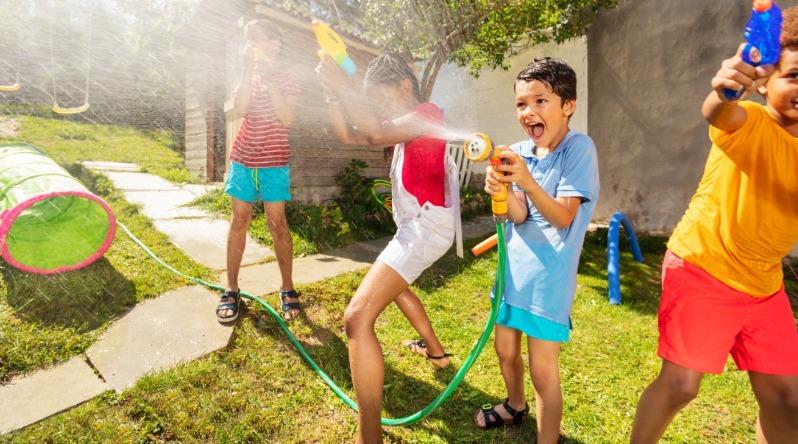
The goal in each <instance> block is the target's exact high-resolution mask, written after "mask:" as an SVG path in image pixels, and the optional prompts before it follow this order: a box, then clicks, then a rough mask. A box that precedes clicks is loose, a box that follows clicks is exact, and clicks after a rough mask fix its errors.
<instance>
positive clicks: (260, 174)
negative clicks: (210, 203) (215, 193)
mask: <svg viewBox="0 0 798 444" xmlns="http://www.w3.org/2000/svg"><path fill="white" fill-rule="evenodd" d="M290 188H291V170H290V169H289V167H287V166H283V167H270V168H249V167H246V166H244V165H241V164H240V163H238V162H230V173H229V174H228V175H227V182H226V183H225V185H224V192H225V193H227V194H228V195H230V196H231V197H234V198H236V199H238V200H241V201H244V202H249V203H257V202H289V201H290V200H291V190H290Z"/></svg>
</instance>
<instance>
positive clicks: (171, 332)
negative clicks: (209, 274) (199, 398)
mask: <svg viewBox="0 0 798 444" xmlns="http://www.w3.org/2000/svg"><path fill="white" fill-rule="evenodd" d="M216 304H217V301H216V294H215V293H212V292H210V291H209V290H206V289H205V288H204V287H201V286H192V287H185V288H181V289H178V290H174V291H170V292H167V293H164V294H162V295H161V296H159V297H158V298H156V299H151V300H147V301H144V302H141V303H139V304H138V305H136V306H135V307H134V308H133V310H131V311H130V312H129V313H128V314H126V315H125V316H124V317H122V318H121V319H119V320H118V321H116V322H115V323H114V325H112V326H111V327H110V328H109V329H108V331H106V332H105V333H104V334H103V335H102V337H101V338H100V339H99V340H98V341H97V342H95V343H94V345H92V346H91V347H89V349H88V350H87V351H86V356H87V357H88V359H89V361H90V362H91V363H92V365H94V368H96V369H97V371H98V372H100V374H101V375H102V376H103V378H104V379H105V381H106V382H107V383H108V386H110V388H112V389H114V390H116V391H117V392H121V391H122V390H124V389H126V388H129V387H132V386H133V385H134V384H135V383H136V381H138V380H139V379H140V378H141V377H142V376H144V375H147V374H148V373H152V372H157V371H160V370H165V369H168V368H171V367H174V366H176V365H178V364H179V363H181V362H188V361H191V360H193V359H197V358H199V357H201V356H204V355H206V354H208V353H211V352H214V351H216V350H220V349H223V348H225V347H226V346H227V344H228V342H229V341H230V335H231V334H232V333H233V328H232V327H231V326H225V325H222V324H220V323H219V322H217V321H216V314H215V310H216Z"/></svg>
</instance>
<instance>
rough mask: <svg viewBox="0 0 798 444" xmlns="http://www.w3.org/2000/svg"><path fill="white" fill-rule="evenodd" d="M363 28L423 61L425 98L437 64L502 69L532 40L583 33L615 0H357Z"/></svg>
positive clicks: (558, 39)
mask: <svg viewBox="0 0 798 444" xmlns="http://www.w3.org/2000/svg"><path fill="white" fill-rule="evenodd" d="M360 3H361V7H362V10H363V12H362V18H361V20H362V27H363V29H364V30H365V32H366V35H367V36H369V38H370V39H371V40H373V41H374V42H376V43H377V44H379V45H381V46H384V47H387V48H391V49H395V50H400V51H404V52H407V53H410V54H412V55H413V56H414V57H416V58H421V59H423V60H425V61H426V62H427V63H426V64H425V67H424V72H423V75H422V77H421V90H422V95H424V97H429V95H430V94H431V92H432V87H433V86H434V84H435V79H436V77H437V75H438V71H439V70H440V68H441V66H442V65H443V64H444V63H446V62H448V61H452V62H455V63H457V64H458V65H460V66H464V67H467V68H468V70H469V71H470V72H471V73H472V74H473V75H475V76H478V75H479V72H480V70H481V69H483V68H486V67H490V68H505V69H506V68H507V60H508V58H509V57H511V56H512V55H515V54H517V53H519V52H520V51H521V50H523V49H524V48H526V47H528V46H529V45H531V44H537V43H543V42H548V41H555V42H558V43H559V42H563V41H565V40H567V39H569V38H572V37H575V36H579V35H582V34H583V33H584V32H585V30H586V28H587V26H588V25H589V24H590V22H591V20H592V19H593V17H595V15H596V14H597V13H598V12H599V11H600V10H601V9H603V8H609V7H612V6H614V5H615V3H616V1H615V0H362V1H361V2H360Z"/></svg>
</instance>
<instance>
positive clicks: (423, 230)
mask: <svg viewBox="0 0 798 444" xmlns="http://www.w3.org/2000/svg"><path fill="white" fill-rule="evenodd" d="M413 216H415V217H412V218H408V219H406V220H405V221H404V222H403V223H401V224H399V228H398V229H397V230H396V234H395V235H394V236H393V239H391V242H389V243H388V246H386V247H385V249H384V250H382V253H380V256H379V257H378V258H377V260H378V261H380V262H382V263H383V264H385V265H387V266H389V267H391V268H392V269H394V270H395V271H396V272H397V273H399V275H401V276H402V278H403V279H404V280H405V281H406V282H407V283H408V285H409V284H412V283H413V282H414V281H415V280H416V279H418V277H419V276H421V273H423V272H424V270H426V269H427V268H429V266H430V265H432V264H433V263H434V262H435V261H437V260H438V259H440V257H441V256H443V255H444V254H446V252H447V251H449V248H450V247H451V246H452V241H453V240H454V231H455V226H454V214H453V212H452V210H451V209H450V208H443V207H437V206H434V205H430V204H429V203H427V204H425V205H424V206H423V207H421V208H420V210H419V213H418V214H414V215H413Z"/></svg>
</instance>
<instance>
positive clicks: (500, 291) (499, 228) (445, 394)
mask: <svg viewBox="0 0 798 444" xmlns="http://www.w3.org/2000/svg"><path fill="white" fill-rule="evenodd" d="M119 227H120V228H122V231H124V232H125V234H127V236H128V237H129V238H130V239H131V240H132V241H133V242H135V243H136V245H138V246H139V247H141V249H142V250H144V252H145V253H147V255H148V256H150V257H151V258H152V259H153V260H155V261H156V262H157V263H159V264H160V265H161V266H163V267H165V268H166V269H168V270H169V271H171V272H172V273H174V274H176V275H178V276H181V277H183V278H185V279H186V280H188V281H190V282H193V283H196V284H200V285H203V286H205V287H207V288H210V289H213V290H218V291H224V290H225V288H224V287H222V286H221V285H219V284H214V283H211V282H207V281H205V280H202V279H199V278H196V277H192V276H189V275H187V274H185V273H182V272H180V271H178V270H176V269H175V268H174V267H172V266H171V265H169V264H167V263H166V262H164V261H163V260H162V259H161V258H159V257H158V256H157V255H156V254H155V253H153V252H152V250H150V249H149V248H148V247H147V246H146V245H144V243H143V242H142V241H141V240H140V239H139V238H137V237H136V236H135V235H134V234H133V233H131V232H130V230H129V229H128V228H127V227H126V226H125V225H124V224H122V223H121V222H120V223H119ZM496 233H497V235H498V245H499V248H498V249H499V260H498V266H497V272H496V292H495V295H496V296H495V297H494V298H493V300H492V301H491V307H490V316H488V322H487V323H486V324H485V329H484V330H483V331H482V334H481V335H480V337H479V340H478V341H477V343H476V344H474V347H473V348H472V349H471V352H470V353H469V354H468V356H467V357H466V360H465V362H463V365H462V366H461V367H460V369H459V370H458V371H457V373H456V374H455V375H454V378H452V380H451V382H449V385H447V386H446V388H445V389H444V390H443V391H442V392H441V393H440V394H439V395H438V396H437V397H436V398H435V399H434V400H433V401H432V402H431V403H430V404H429V405H427V406H426V407H424V408H423V409H422V410H419V411H418V412H416V413H414V414H412V415H409V416H405V417H403V418H382V420H381V422H382V424H383V425H386V426H399V425H406V424H413V423H415V422H418V421H420V420H422V419H424V418H425V417H426V416H427V415H429V414H430V413H432V412H433V411H434V410H435V409H437V408H438V407H439V406H440V405H441V404H443V403H444V402H445V401H446V399H448V398H449V396H451V395H452V393H454V391H455V390H456V389H457V387H458V386H459V385H460V383H461V382H462V381H463V379H464V378H465V375H466V373H468V371H469V370H470V369H471V366H472V365H473V364H474V362H476V360H477V358H478V357H479V354H480V353H481V352H482V349H483V348H485V344H486V343H487V342H488V339H489V338H490V334H491V331H493V325H494V324H495V323H496V316H497V314H498V312H499V304H500V303H501V299H502V296H503V295H504V267H505V263H506V261H507V250H506V246H505V244H504V220H503V219H497V220H496ZM241 296H242V297H244V298H246V299H249V300H251V301H254V302H257V303H258V304H260V305H261V306H262V307H263V308H264V309H265V310H266V311H267V312H268V313H269V314H270V315H271V317H272V318H274V320H275V321H277V324H278V325H279V326H280V328H281V329H282V330H283V332H284V333H285V335H286V337H287V338H288V340H289V341H290V342H291V344H293V345H294V347H295V348H296V349H297V351H298V352H299V354H300V355H301V356H302V358H303V359H304V360H305V362H307V364H308V365H309V366H310V367H311V368H312V369H313V370H314V371H315V372H316V373H317V374H318V375H319V377H321V379H322V380H323V381H324V382H325V383H326V384H327V385H328V386H329V387H330V389H331V390H332V391H333V393H335V395H336V396H338V398H340V399H341V401H343V402H344V404H346V405H348V406H349V407H350V408H352V409H353V410H357V403H355V401H353V400H352V398H350V397H349V396H348V395H347V394H346V393H344V392H343V390H341V388H340V387H338V385H337V384H336V383H335V381H333V380H332V379H331V378H330V376H329V375H328V374H327V373H325V372H324V370H322V369H321V367H319V365H318V364H317V363H316V361H314V360H313V358H312V357H311V356H310V354H308V352H307V350H305V348H304V347H303V346H302V344H301V343H300V342H299V340H298V339H297V338H296V336H294V334H293V333H291V330H290V329H289V328H288V324H286V323H285V321H284V320H283V318H282V316H280V314H278V313H277V311H275V310H274V308H272V307H271V305H269V304H268V303H267V302H266V301H264V300H263V299H261V298H259V297H257V296H254V295H251V294H249V293H247V292H244V291H242V292H241Z"/></svg>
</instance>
